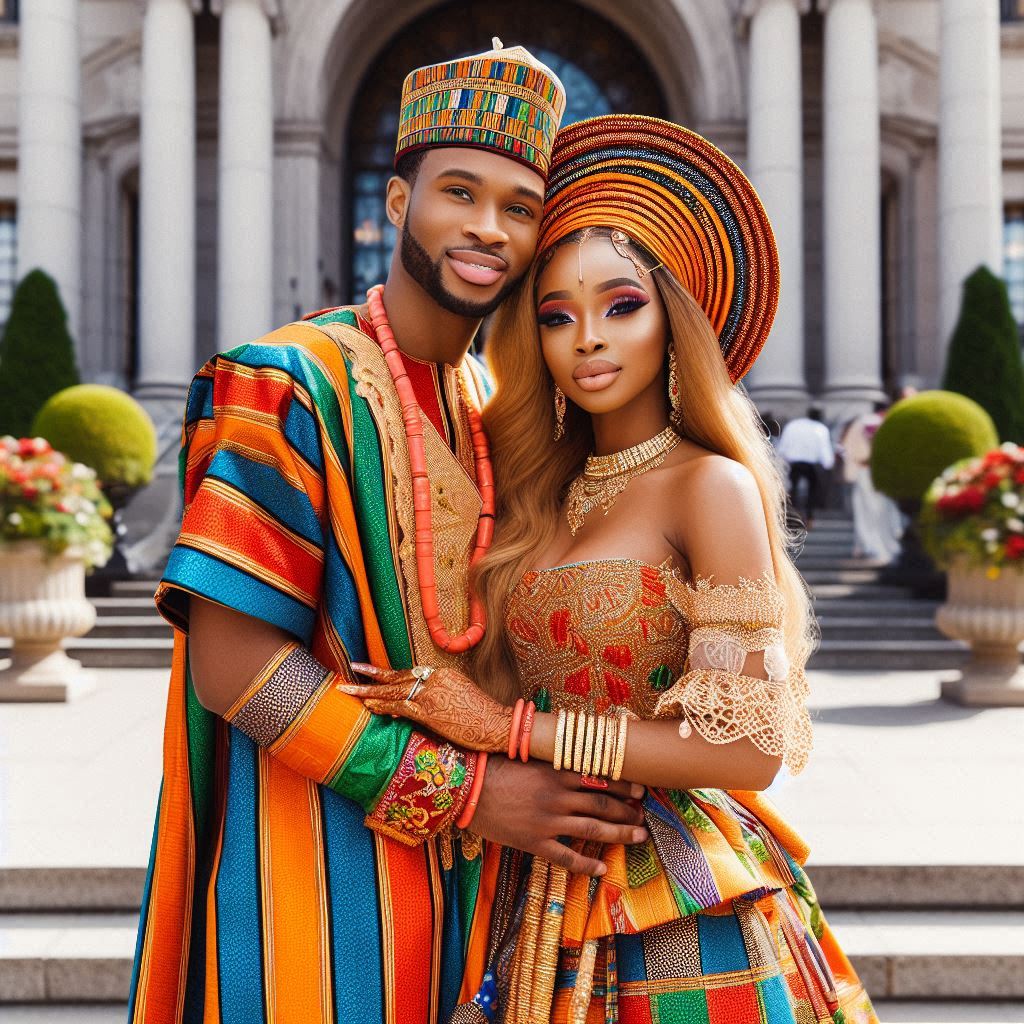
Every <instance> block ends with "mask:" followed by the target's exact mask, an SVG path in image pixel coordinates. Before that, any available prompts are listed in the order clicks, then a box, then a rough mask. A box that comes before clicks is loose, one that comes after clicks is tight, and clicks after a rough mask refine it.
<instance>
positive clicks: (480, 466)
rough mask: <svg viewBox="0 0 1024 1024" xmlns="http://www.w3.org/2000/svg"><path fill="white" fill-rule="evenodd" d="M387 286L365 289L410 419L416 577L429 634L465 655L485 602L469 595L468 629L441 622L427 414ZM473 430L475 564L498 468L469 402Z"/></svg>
mask: <svg viewBox="0 0 1024 1024" xmlns="http://www.w3.org/2000/svg"><path fill="white" fill-rule="evenodd" d="M383 293H384V286H383V285H379V284H378V285H374V287H373V288H371V289H370V290H369V291H368V292H367V293H366V299H367V305H368V307H369V312H370V323H371V324H373V330H374V333H375V334H376V336H377V344H378V345H380V348H381V351H382V352H383V353H384V361H385V362H386V363H387V364H388V370H389V371H390V373H391V379H392V380H393V381H394V382H395V390H396V391H397V392H398V400H399V402H400V403H401V405H402V420H403V423H404V424H405V438H406V442H407V443H408V446H409V467H410V469H411V470H412V494H413V510H414V514H415V521H416V535H415V546H416V577H417V579H418V581H419V588H420V603H421V604H422V605H423V617H424V618H425V619H426V622H427V628H428V629H429V630H430V638H431V639H432V640H433V641H434V643H435V644H436V645H437V646H438V647H440V648H441V650H443V651H447V652H448V653H449V654H464V653H465V652H466V651H468V650H469V649H470V648H471V647H475V646H476V645H477V644H478V643H480V641H481V640H482V639H483V635H484V628H485V626H486V621H487V618H486V614H485V612H484V606H483V603H482V602H481V601H480V599H479V598H478V597H477V596H476V595H475V594H470V598H469V626H468V627H467V628H466V630H465V632H463V633H459V634H457V635H455V636H452V635H451V634H450V633H449V632H448V630H447V629H445V626H444V623H443V622H442V621H441V610H440V607H439V605H438V598H437V576H436V573H435V571H434V513H433V500H432V497H431V493H430V476H429V473H428V471H427V449H426V445H425V444H424V441H423V413H422V410H421V409H420V406H419V403H418V402H417V401H416V394H415V392H414V391H413V387H412V382H411V381H410V380H409V375H408V373H407V372H406V369H405V364H404V363H403V362H402V354H401V352H400V351H399V348H398V342H396V341H395V334H394V331H392V330H391V324H390V323H389V322H388V314H387V311H386V310H385V309H384V298H383ZM466 411H467V413H468V415H469V430H470V434H471V435H472V438H473V465H474V467H475V469H476V485H477V489H478V490H479V491H480V500H481V503H482V507H481V510H480V521H479V522H478V523H477V528H476V540H475V542H474V546H473V552H472V554H471V555H470V558H469V564H470V566H473V565H475V564H476V563H477V562H478V561H480V559H481V558H483V556H484V555H485V554H486V553H487V549H488V548H489V547H490V546H491V541H492V540H493V538H494V471H493V469H492V467H491V451H490V446H489V445H488V443H487V435H486V434H485V433H484V427H483V422H482V421H481V419H480V413H478V412H477V411H476V409H474V408H473V407H472V405H470V404H469V403H468V402H467V403H466Z"/></svg>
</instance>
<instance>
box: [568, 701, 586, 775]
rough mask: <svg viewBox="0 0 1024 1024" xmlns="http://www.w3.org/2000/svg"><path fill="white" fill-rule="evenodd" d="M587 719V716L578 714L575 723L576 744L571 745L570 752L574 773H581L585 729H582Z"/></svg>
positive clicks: (581, 713)
mask: <svg viewBox="0 0 1024 1024" xmlns="http://www.w3.org/2000/svg"><path fill="white" fill-rule="evenodd" d="M589 717H590V716H589V715H585V714H583V712H580V717H579V719H577V721H576V742H575V744H574V745H573V751H572V770H573V771H574V772H582V771H583V742H584V739H585V736H586V729H585V728H584V727H585V725H586V722H587V719H588V718H589Z"/></svg>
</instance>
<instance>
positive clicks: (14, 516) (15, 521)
mask: <svg viewBox="0 0 1024 1024" xmlns="http://www.w3.org/2000/svg"><path fill="white" fill-rule="evenodd" d="M7 522H9V523H10V524H11V526H21V524H22V518H21V513H19V512H12V513H11V514H10V515H9V516H8V517H7Z"/></svg>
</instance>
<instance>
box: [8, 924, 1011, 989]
mask: <svg viewBox="0 0 1024 1024" xmlns="http://www.w3.org/2000/svg"><path fill="white" fill-rule="evenodd" d="M829 922H830V924H831V925H832V928H833V929H834V931H835V933H836V937H837V939H838V941H839V943H840V945H841V946H842V947H843V948H844V949H845V951H846V952H847V954H848V955H849V956H850V958H851V960H852V961H853V964H854V966H855V968H856V969H857V971H858V973H859V974H860V976H861V978H862V980H863V981H864V983H865V985H866V986H867V989H868V991H869V992H870V993H871V994H872V995H873V996H874V997H875V998H877V999H880V1000H884V999H929V1000H936V999H944V998H959V999H963V998H973V999H1002V1000H1024V911H1007V910H1003V911H977V910H949V911H937V910H929V911H914V910H882V911H844V910H840V911H835V912H833V913H831V914H829ZM135 938H136V917H135V915H134V914H123V913H110V914H79V915H74V914H3V915H0V1004H3V1003H50V1002H53V1003H59V1002H72V1001H76V1002H116V1001H123V1000H125V999H126V998H127V993H128V987H129V984H130V979H131V966H132V957H133V954H134V949H135Z"/></svg>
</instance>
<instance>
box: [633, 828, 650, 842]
mask: <svg viewBox="0 0 1024 1024" xmlns="http://www.w3.org/2000/svg"><path fill="white" fill-rule="evenodd" d="M646 839H647V829H645V828H635V829H633V842H634V843H642V842H644V841H645V840H646Z"/></svg>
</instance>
